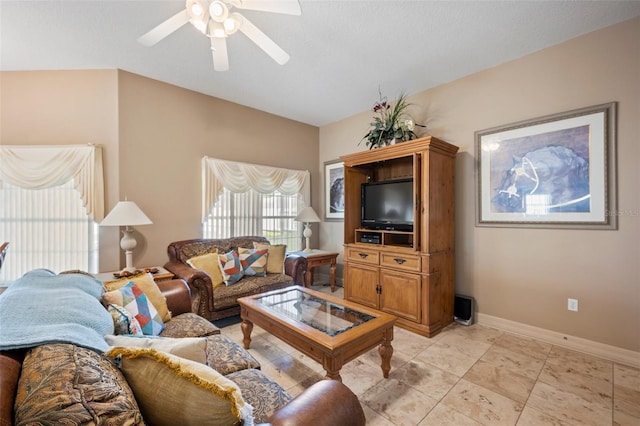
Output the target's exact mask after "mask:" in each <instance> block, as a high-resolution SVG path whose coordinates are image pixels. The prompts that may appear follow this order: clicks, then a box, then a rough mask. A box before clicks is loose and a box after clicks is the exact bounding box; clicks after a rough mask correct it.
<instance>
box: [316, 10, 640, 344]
mask: <svg viewBox="0 0 640 426" xmlns="http://www.w3.org/2000/svg"><path fill="white" fill-rule="evenodd" d="M639 41H640V19H638V18H636V19H634V20H631V21H627V22H624V23H622V24H619V25H616V26H613V27H609V28H606V29H604V30H601V31H597V32H594V33H591V34H587V35H585V36H582V37H579V38H576V39H574V40H570V41H568V42H565V43H563V44H561V45H558V46H555V47H552V48H548V49H545V50H543V51H540V52H537V53H534V54H532V55H528V56H526V57H523V58H520V59H518V60H515V61H512V62H509V63H506V64H503V65H500V66H497V67H495V68H492V69H489V70H486V71H483V72H480V73H477V74H474V75H471V76H469V77H466V78H463V79H460V80H456V81H453V82H451V83H449V84H445V85H442V86H439V87H437V88H435V89H432V90H428V91H425V92H422V93H419V94H417V95H415V96H412V97H411V98H410V101H411V102H413V103H415V104H416V106H419V107H418V108H415V109H414V112H415V113H416V114H415V118H416V119H417V122H420V121H421V120H423V119H424V118H425V115H424V113H425V112H426V113H427V115H426V116H427V117H428V118H429V120H428V123H429V128H428V133H429V134H431V135H434V136H437V137H439V138H441V139H444V140H446V141H448V142H450V143H453V144H455V145H458V146H459V147H460V152H459V154H458V158H457V162H456V173H457V175H456V291H457V292H459V293H462V294H467V295H471V296H473V297H474V298H475V300H476V302H477V306H476V308H477V311H479V312H480V313H482V314H486V315H491V316H495V317H499V318H502V319H506V320H511V321H515V322H518V323H523V324H527V325H530V326H534V327H539V328H542V329H546V330H551V331H555V332H558V333H562V334H566V335H567V336H576V337H580V338H583V339H587V340H590V341H595V342H599V343H603V344H606V345H612V346H616V347H619V348H624V349H628V350H632V351H636V352H637V351H640V332H639V331H638V330H639V329H640V243H639V242H638V241H640V192H639V191H638V188H639V187H640V175H639V173H638V164H639V159H640V151H639V142H638V141H639V140H640V42H639ZM375 89H376V88H375V87H374V88H372V100H375V96H376V92H375ZM390 96H392V95H390ZM610 101H617V102H618V156H617V157H618V200H619V201H618V209H619V211H620V212H621V213H623V214H622V215H621V216H620V217H619V218H618V223H619V229H618V230H617V231H593V230H557V229H523V228H506V229H505V228H479V227H475V207H474V202H475V199H476V190H475V179H474V164H475V152H474V151H475V148H474V146H475V144H474V132H475V131H477V130H482V129H487V128H491V127H494V126H499V125H504V124H508V123H512V122H516V121H520V120H526V119H531V118H535V117H539V116H543V115H548V114H552V113H557V112H562V111H568V110H571V109H576V108H581V107H586V106H590V105H597V104H601V103H605V102H610ZM370 119H371V113H370V112H364V113H362V114H358V115H357V116H353V117H350V118H347V119H345V120H343V121H340V122H337V123H334V124H331V125H328V126H324V127H322V128H321V129H320V164H322V162H324V161H327V160H330V159H334V158H337V157H338V156H340V155H342V154H345V153H349V152H355V151H359V150H363V149H365V147H364V145H360V146H358V145H357V144H358V141H359V140H360V138H362V136H363V135H364V134H365V133H366V131H367V127H368V123H369V121H370ZM340 225H341V224H338V225H336V224H333V223H325V224H322V230H321V247H331V248H336V247H338V242H339V241H342V238H343V237H342V226H340ZM336 241H338V242H336ZM567 298H577V299H578V300H579V311H578V312H569V311H567Z"/></svg>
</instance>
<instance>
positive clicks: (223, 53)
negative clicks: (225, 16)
mask: <svg viewBox="0 0 640 426" xmlns="http://www.w3.org/2000/svg"><path fill="white" fill-rule="evenodd" d="M211 53H212V54H213V69H214V70H216V71H229V56H228V55H227V39H226V38H224V37H220V38H219V37H211Z"/></svg>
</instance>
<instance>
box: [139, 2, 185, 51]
mask: <svg viewBox="0 0 640 426" xmlns="http://www.w3.org/2000/svg"><path fill="white" fill-rule="evenodd" d="M187 22H189V15H188V14H187V10H186V9H185V10H183V11H180V12H178V13H176V14H175V15H173V16H172V17H171V18H169V19H167V20H166V21H164V22H163V23H161V24H160V25H158V26H157V27H155V28H153V29H152V30H151V31H149V32H148V33H146V34H143V35H142V36H140V37H139V38H138V42H139V43H140V44H144V45H145V46H153V45H154V44H156V43H157V42H159V41H160V40H162V39H163V38H165V37H166V36H168V35H169V34H171V33H172V32H174V31H176V30H177V29H178V28H180V27H181V26H183V25H184V24H186V23H187Z"/></svg>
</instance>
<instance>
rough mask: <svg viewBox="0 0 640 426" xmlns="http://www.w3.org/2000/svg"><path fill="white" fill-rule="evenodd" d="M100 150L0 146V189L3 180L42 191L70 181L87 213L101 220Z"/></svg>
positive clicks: (102, 202) (79, 146)
mask: <svg viewBox="0 0 640 426" xmlns="http://www.w3.org/2000/svg"><path fill="white" fill-rule="evenodd" d="M103 179H104V178H103V170H102V149H101V148H100V147H97V146H94V145H63V146H54V145H52V146H33V145H24V146H22V145H18V146H10V145H4V146H0V187H1V186H2V182H4V181H6V182H8V183H10V184H11V185H14V186H17V187H20V188H25V189H44V188H51V187H54V186H59V185H63V184H65V183H67V182H69V181H70V180H73V181H74V186H75V188H76V190H77V191H78V192H80V196H81V197H82V202H83V203H84V206H85V208H86V209H87V214H88V215H90V216H91V217H92V218H93V220H94V221H96V222H100V221H102V219H103V218H104V181H103Z"/></svg>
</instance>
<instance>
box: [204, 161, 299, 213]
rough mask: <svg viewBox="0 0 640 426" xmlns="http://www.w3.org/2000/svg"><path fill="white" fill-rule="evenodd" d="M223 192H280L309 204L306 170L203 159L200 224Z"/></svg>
mask: <svg viewBox="0 0 640 426" xmlns="http://www.w3.org/2000/svg"><path fill="white" fill-rule="evenodd" d="M223 188H227V189H228V190H229V191H231V192H237V193H242V192H247V191H248V190H250V189H253V190H255V191H257V192H259V193H261V194H270V193H272V192H274V191H276V190H279V191H280V192H282V193H283V194H286V195H293V194H301V195H302V198H303V200H304V203H305V205H309V201H310V200H309V198H310V189H309V188H310V184H309V172H308V171H307V170H289V169H282V168H278V167H269V166H260V165H257V164H248V163H238V162H235V161H227V160H219V159H217V158H209V157H204V158H203V159H202V200H203V203H202V220H203V221H204V220H205V219H206V217H207V215H208V214H209V212H210V211H211V209H212V208H213V205H214V204H215V203H216V200H217V199H218V197H219V196H220V194H222V191H223Z"/></svg>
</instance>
